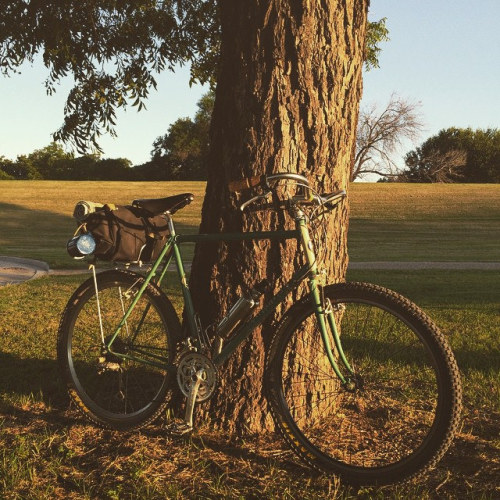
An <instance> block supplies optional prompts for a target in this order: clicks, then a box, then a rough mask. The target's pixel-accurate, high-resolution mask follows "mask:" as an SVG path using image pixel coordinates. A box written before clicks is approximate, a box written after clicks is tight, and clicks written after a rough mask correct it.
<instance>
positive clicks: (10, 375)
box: [0, 181, 500, 500]
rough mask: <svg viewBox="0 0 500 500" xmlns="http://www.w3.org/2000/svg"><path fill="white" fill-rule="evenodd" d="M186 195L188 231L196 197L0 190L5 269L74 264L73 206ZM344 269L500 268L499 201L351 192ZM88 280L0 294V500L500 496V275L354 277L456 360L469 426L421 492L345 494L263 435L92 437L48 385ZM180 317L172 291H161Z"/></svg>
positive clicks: (446, 193)
mask: <svg viewBox="0 0 500 500" xmlns="http://www.w3.org/2000/svg"><path fill="white" fill-rule="evenodd" d="M180 192H192V193H194V194H195V202H194V203H193V204H192V205H191V206H190V207H189V208H187V209H185V210H183V211H181V212H180V213H179V214H178V217H176V218H177V219H178V220H179V223H180V226H181V228H182V229H183V230H188V231H196V230H197V225H198V221H199V215H200V211H201V202H202V198H203V193H204V183H86V182H85V183H64V182H48V181H45V182H19V181H18V182H16V181H14V182H9V181H2V182H0V210H2V219H1V220H2V223H1V227H0V255H6V254H7V255H8V254H10V255H17V256H25V257H33V258H38V259H41V260H45V261H47V262H49V263H50V265H51V266H52V267H54V268H55V267H59V268H67V267H70V266H71V265H73V266H77V267H80V268H81V269H82V270H84V269H85V265H83V264H82V263H78V262H73V261H71V259H69V257H67V255H66V252H65V243H66V240H67V239H68V238H69V237H70V236H71V234H72V232H73V231H74V229H75V227H76V226H75V222H74V221H73V220H72V217H71V213H72V210H73V206H74V204H75V203H76V202H77V201H79V200H81V199H90V200H94V201H102V202H106V201H109V202H114V203H127V202H129V201H130V200H132V199H134V198H138V197H157V196H158V197H160V196H168V195H171V194H177V193H180ZM349 195H350V201H351V227H350V255H351V259H352V260H353V261H387V260H402V261H405V260H406V261H411V260H425V261H432V260H436V261H453V260H457V261H499V260H500V258H499V255H498V249H499V248H500V241H499V233H500V227H499V225H500V188H499V187H498V186H494V185H488V186H471V185H463V186H459V185H457V186H450V185H448V186H441V185H432V186H431V185H425V186H424V185H385V184H355V185H353V186H352V187H351V189H350V193H349ZM83 279H84V278H83V277H82V276H49V277H45V278H41V279H38V280H34V281H31V282H27V283H24V284H22V285H19V286H8V287H3V288H0V339H1V341H2V344H1V347H0V498H16V499H17V498H19V499H25V498H30V499H39V498H50V499H52V498H64V499H66V498H75V499H77V498H78V499H80V498H89V499H90V498H99V499H101V498H103V499H129V498H130V499H132V498H134V499H135V498H158V499H163V498H169V499H170V498H173V499H174V498H175V499H177V498H181V499H192V498H256V499H257V498H259V499H260V498H266V499H267V498H268V499H281V498H283V499H285V498H286V499H301V500H302V499H317V498H332V499H342V500H347V499H356V498H363V499H372V498H378V499H383V498H394V499H401V500H403V499H405V500H406V499H418V500H420V499H431V498H433V499H434V498H439V499H441V498H445V499H450V500H451V499H453V500H455V499H458V498H460V499H462V498H481V499H492V500H493V499H496V498H499V497H500V489H499V480H498V478H499V476H500V437H499V433H500V271H470V270H464V271H445V270H436V271H430V270H426V271H378V270H377V271H375V270H351V271H349V273H348V279H351V280H363V281H372V282H376V283H379V284H382V285H384V286H387V287H390V288H393V289H396V290H398V291H400V292H401V293H404V294H405V295H407V296H409V297H410V298H411V299H412V300H414V301H415V302H417V303H418V304H419V305H420V306H421V307H422V308H423V309H424V310H425V311H426V312H428V313H429V314H430V315H431V316H432V317H433V318H434V320H435V321H436V322H437V324H438V325H439V327H440V328H441V329H442V331H443V333H444V334H445V335H446V337H447V338H448V340H449V342H450V343H451V345H452V348H453V350H454V352H455V353H456V357H457V361H458V364H459V367H460V370H461V374H462V380H463V386H464V413H463V423H462V426H461V428H460V431H459V434H458V436H457V438H456V440H455V442H454V443H453V445H452V448H451V449H450V451H449V452H448V453H447V454H446V455H445V457H444V459H443V460H442V461H441V462H440V464H439V465H438V467H437V468H436V469H435V470H434V471H433V472H431V473H430V474H429V475H428V476H426V477H425V478H423V479H421V480H418V481H416V482H412V483H407V484H403V485H397V486H392V487H386V488H378V489H377V488H371V489H361V490H358V489H352V488H349V487H347V486H345V485H343V484H340V483H339V482H338V481H337V480H336V479H335V478H331V477H330V478H324V477H318V476H316V475H315V474H314V473H312V472H311V470H310V469H308V468H307V467H304V466H303V465H302V464H301V463H300V462H299V461H297V460H296V459H295V458H294V456H293V455H292V454H291V453H290V452H289V451H288V449H287V447H286V446H285V445H284V444H283V443H282V442H281V441H280V440H277V439H275V438H273V437H272V436H245V437H243V438H231V439H229V438H228V437H227V436H226V435H224V434H218V433H215V432H213V431H212V430H211V429H210V428H209V427H208V426H206V425H204V424H203V422H200V425H201V427H200V429H199V430H197V431H196V432H195V433H194V435H193V436H191V437H189V438H186V439H181V440H175V439H172V438H169V437H168V436H167V435H166V433H165V432H164V429H163V426H164V424H165V422H164V421H163V420H160V421H159V422H157V423H155V424H154V425H152V426H150V427H148V428H147V429H146V430H143V431H141V432H130V433H119V432H111V431H103V430H100V429H97V428H95V427H94V426H92V425H89V424H88V423H87V422H86V421H85V420H84V419H82V418H81V417H80V416H79V415H78V414H77V413H76V412H75V411H74V409H71V408H68V404H67V399H66V397H65V393H64V390H63V388H62V387H61V383H60V380H59V377H58V371H57V363H56V360H55V342H56V336H57V328H58V324H59V318H60V316H61V313H62V311H63V309H64V306H65V304H66V302H67V300H68V298H69V296H70V295H71V293H72V292H73V291H74V290H75V288H76V287H77V286H78V285H79V284H80V283H81V282H82V280H83ZM167 292H168V294H169V296H170V297H171V298H172V299H173V301H174V303H175V305H176V306H177V308H178V309H180V307H181V304H180V300H179V292H178V290H177V289H168V290H167Z"/></svg>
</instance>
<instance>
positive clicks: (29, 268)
mask: <svg viewBox="0 0 500 500" xmlns="http://www.w3.org/2000/svg"><path fill="white" fill-rule="evenodd" d="M189 267H190V265H188V264H186V269H188V268H189ZM349 267H350V269H382V270H384V269H386V270H405V269H408V270H421V269H459V270H489V271H492V270H500V262H351V263H350V264H349ZM85 272H87V269H86V268H85V266H84V265H83V264H82V268H81V269H56V270H51V269H49V266H48V264H47V263H45V262H42V261H40V260H33V259H23V258H19V257H2V256H0V286H4V285H15V284H18V283H23V282H24V281H27V280H30V279H34V278H39V277H40V276H45V275H47V274H51V275H52V274H53V275H69V274H83V273H85Z"/></svg>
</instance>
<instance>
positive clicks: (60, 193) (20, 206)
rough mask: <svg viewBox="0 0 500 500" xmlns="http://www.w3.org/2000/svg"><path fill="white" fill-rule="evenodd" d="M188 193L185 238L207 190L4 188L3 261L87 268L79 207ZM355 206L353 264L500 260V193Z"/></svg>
mask: <svg viewBox="0 0 500 500" xmlns="http://www.w3.org/2000/svg"><path fill="white" fill-rule="evenodd" d="M184 192H190V193H193V194H194V195H195V200H194V202H193V203H192V204H191V205H190V206H189V207H187V208H185V209H183V210H182V211H180V212H179V213H178V214H176V216H175V220H176V221H177V223H178V225H179V228H178V230H179V232H182V231H188V232H193V231H197V228H198V224H199V220H200V214H201V205H202V201H203V195H204V192H205V184H204V183H203V182H69V181H68V182H65V181H0V213H1V214H2V217H1V219H0V221H1V222H0V255H14V256H19V257H29V258H34V259H40V260H44V261H46V262H48V263H49V264H50V266H51V267H52V268H69V267H77V268H78V267H82V264H81V263H79V262H74V261H72V260H71V259H70V258H69V257H68V256H67V254H66V250H65V248H66V242H67V240H68V239H69V238H70V237H71V236H72V234H73V232H74V230H75V228H76V225H75V221H74V220H73V218H72V213H73V207H74V205H75V204H76V203H77V202H78V201H80V200H93V201H98V202H102V203H108V202H110V203H115V204H127V203H130V202H131V201H132V200H133V199H135V198H155V197H163V196H170V195H174V194H178V193H184ZM349 201H350V206H351V222H350V228H349V253H350V257H351V260H352V261H353V262H360V261H399V260H401V261H499V260H500V251H499V248H500V185H495V184H484V185H477V184H476V185H474V184H454V185H453V184H446V185H443V184H361V183H355V184H352V186H351V188H350V192H349ZM190 255H191V251H190V250H189V249H188V253H187V258H188V259H189V257H190Z"/></svg>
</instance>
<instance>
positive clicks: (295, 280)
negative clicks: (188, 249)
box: [106, 216, 353, 384]
mask: <svg viewBox="0 0 500 500" xmlns="http://www.w3.org/2000/svg"><path fill="white" fill-rule="evenodd" d="M167 220H168V224H169V229H170V237H169V239H168V241H167V243H166V245H165V247H164V248H163V250H162V252H161V253H160V255H159V256H158V259H157V260H156V261H155V263H154V264H153V267H152V269H151V270H150V272H149V273H148V274H147V276H146V277H145V279H144V282H143V283H142V285H141V287H140V289H139V291H138V293H137V294H136V296H135V297H134V300H133V301H132V303H131V304H130V306H129V308H128V309H127V311H126V312H125V314H124V316H123V318H122V319H121V321H120V323H119V325H118V327H117V329H116V331H115V332H114V334H113V335H112V337H111V338H110V340H109V342H108V343H107V345H106V348H107V349H108V350H109V352H110V353H112V354H113V355H115V356H118V357H122V358H124V359H131V360H135V361H138V362H142V363H144V364H148V365H153V366H157V367H160V368H165V361H166V360H164V359H163V358H161V357H160V356H154V357H155V358H157V361H153V360H150V359H143V358H138V357H136V356H131V355H130V354H124V353H116V352H113V350H112V345H113V342H114V340H115V339H116V337H117V336H118V334H119V332H120V331H121V329H122V328H123V327H124V326H125V325H126V323H127V319H128V317H129V316H130V314H131V312H132V310H133V309H134V307H135V306H136V304H137V302H138V301H139V299H140V298H141V296H142V294H143V293H144V291H145V290H146V288H147V286H148V284H149V283H150V282H151V281H153V282H154V283H156V284H157V285H160V283H161V281H162V280H163V278H164V277H165V274H166V272H167V268H168V266H169V264H170V262H171V260H172V258H173V259H174V262H175V265H176V268H177V274H178V276H179V281H180V286H181V290H182V295H183V298H184V305H185V309H186V318H187V322H188V325H187V326H188V328H189V332H190V335H191V337H192V338H194V339H196V338H197V336H198V326H197V323H196V319H195V318H196V312H195V309H194V306H193V301H192V297H191V292H190V290H189V287H188V284H187V278H186V272H185V269H184V264H183V262H182V257H181V252H180V248H179V245H180V244H182V243H200V242H207V241H245V240H263V239H267V240H286V239H297V240H298V243H299V245H300V247H301V248H303V249H304V251H305V256H306V265H304V266H303V267H301V268H300V269H298V270H297V271H295V273H294V274H293V276H292V278H291V279H290V280H289V281H288V282H287V283H286V284H285V285H284V286H283V287H282V288H281V289H280V290H279V292H278V293H277V294H276V295H275V296H274V297H273V298H272V299H271V300H270V301H269V302H268V303H266V304H265V305H264V307H263V308H262V309H261V311H260V312H259V313H258V314H256V315H255V316H254V317H252V318H250V319H249V320H248V321H247V322H245V323H244V324H243V325H241V326H239V327H238V328H237V329H236V330H235V332H233V334H232V335H231V337H230V338H229V340H228V341H227V342H226V344H225V345H224V347H223V348H222V350H221V352H220V353H219V354H217V355H216V356H215V358H214V359H213V362H214V364H215V365H216V366H220V365H222V364H223V363H224V362H225V361H226V360H227V359H229V357H230V356H231V355H232V354H233V352H234V351H235V350H236V349H237V348H238V346H239V345H240V344H241V343H242V342H244V341H245V340H246V339H247V338H248V337H249V336H250V334H251V333H252V331H253V330H254V329H255V328H256V327H257V326H259V325H260V324H262V322H263V321H264V320H265V319H266V318H267V317H268V316H269V315H270V314H271V313H272V312H273V311H274V310H275V308H276V307H277V306H278V305H279V304H280V303H281V302H282V301H283V300H284V299H285V298H286V296H287V295H288V294H289V293H290V292H291V291H292V290H294V289H295V288H297V287H298V286H299V284H300V283H301V282H302V281H303V280H304V279H306V277H307V278H308V283H309V289H310V296H311V300H312V302H313V304H314V308H315V314H316V317H317V320H318V325H319V329H320V333H321V337H322V340H323V344H324V347H325V352H326V354H327V357H328V359H329V361H330V364H331V366H332V369H333V371H334V372H335V374H336V375H337V377H338V378H339V379H340V380H341V382H342V383H343V384H346V383H347V382H348V381H347V380H346V378H345V377H344V376H343V374H342V373H341V371H340V369H339V367H338V364H337V362H336V360H335V356H334V354H333V352H332V346H331V343H330V340H329V336H328V326H329V327H330V329H331V331H332V336H333V339H334V343H335V347H336V350H337V352H338V355H339V357H340V359H341V361H342V363H343V365H344V366H345V368H346V370H347V371H348V373H349V374H351V375H352V374H353V370H352V369H351V367H350V365H349V363H348V361H347V359H346V357H345V355H344V352H343V349H342V345H341V342H340V336H339V334H338V331H337V327H336V322H335V318H334V315H333V311H332V310H327V311H325V309H324V307H323V303H322V299H321V292H320V288H319V285H318V282H317V276H318V270H317V265H316V256H315V254H314V251H313V244H312V240H311V238H310V236H309V231H308V228H307V224H306V220H305V218H304V217H303V216H302V217H300V216H299V217H297V218H296V219H295V220H296V229H295V230H280V231H255V232H245V233H213V234H195V235H177V234H176V232H175V227H174V223H173V220H172V218H171V217H168V219H167ZM163 261H165V263H164V267H163V269H162V272H161V273H160V275H159V276H158V278H157V279H156V280H155V279H154V278H155V277H156V276H157V272H158V268H159V266H160V264H161V263H162V262H163ZM146 314H147V310H146V311H145V312H144V313H143V319H144V318H145V316H146ZM141 323H142V321H140V322H139V325H138V327H137V328H140V325H141ZM327 324H328V326H327ZM136 334H137V332H136ZM134 336H135V335H134ZM162 361H164V362H163V363H162Z"/></svg>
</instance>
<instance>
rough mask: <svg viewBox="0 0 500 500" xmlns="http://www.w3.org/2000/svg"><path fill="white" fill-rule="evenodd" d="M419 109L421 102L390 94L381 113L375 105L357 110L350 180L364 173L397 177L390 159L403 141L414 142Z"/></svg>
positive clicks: (421, 126)
mask: <svg viewBox="0 0 500 500" xmlns="http://www.w3.org/2000/svg"><path fill="white" fill-rule="evenodd" d="M419 108H420V103H412V102H409V101H407V100H404V99H402V98H401V97H399V96H397V95H395V94H392V96H391V98H390V100H389V103H388V104H387V106H386V107H385V109H384V110H383V111H382V112H381V113H380V112H379V110H378V109H377V106H376V105H373V106H371V107H369V108H365V109H362V110H361V111H360V114H359V121H358V130H357V134H356V156H355V158H354V163H353V165H352V169H351V181H353V180H355V179H358V178H360V177H363V176H364V175H366V174H378V175H382V176H384V177H393V176H394V177H395V176H398V175H399V174H400V171H399V168H398V166H397V165H396V163H395V162H394V160H393V156H394V153H395V152H396V151H397V149H398V147H399V146H401V145H402V142H403V140H404V139H410V140H412V141H414V140H415V139H416V138H417V137H418V136H419V135H420V132H421V130H422V128H423V124H422V122H421V115H420V113H419Z"/></svg>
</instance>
